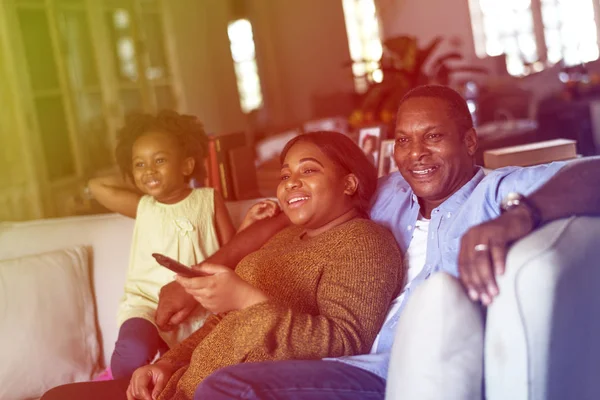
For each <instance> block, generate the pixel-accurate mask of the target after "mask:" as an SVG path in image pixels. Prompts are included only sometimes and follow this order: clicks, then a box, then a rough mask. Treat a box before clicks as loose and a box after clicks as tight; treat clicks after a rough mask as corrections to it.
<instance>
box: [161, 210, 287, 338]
mask: <svg viewBox="0 0 600 400" xmlns="http://www.w3.org/2000/svg"><path fill="white" fill-rule="evenodd" d="M289 224H290V220H289V219H288V217H287V216H286V215H285V214H283V213H281V214H279V215H277V216H276V217H273V218H267V219H264V220H261V221H257V222H256V223H254V224H252V225H251V226H249V227H248V228H247V229H244V230H243V231H242V232H240V233H238V234H237V235H235V236H234V237H233V238H232V239H231V240H230V241H229V242H228V243H227V244H225V245H224V246H222V247H221V248H220V249H219V250H217V252H216V253H214V254H213V255H212V256H210V257H208V258H207V259H206V260H205V261H204V262H206V263H212V264H219V265H225V266H227V267H229V268H232V269H233V268H235V266H236V265H237V264H238V263H239V262H240V261H241V259H242V258H244V257H246V256H247V255H248V254H250V253H252V252H253V251H256V250H258V249H260V248H261V247H262V246H263V245H264V244H265V243H266V242H267V241H268V240H269V239H270V238H271V237H272V236H274V235H275V234H276V233H277V232H279V231H281V230H282V229H283V228H285V227H287V226H288V225H289ZM197 305H198V303H197V302H196V300H194V298H193V297H192V296H190V295H189V294H187V293H186V292H185V290H184V289H183V287H181V285H180V284H179V283H177V282H175V281H173V282H171V283H168V284H166V285H165V286H163V287H162V288H161V289H160V294H159V297H158V307H157V309H156V324H157V325H158V327H159V328H160V329H162V330H171V329H173V328H174V327H176V326H177V325H179V324H180V323H181V322H182V321H184V320H185V319H186V318H187V317H188V315H190V313H191V312H192V311H193V310H194V308H195V307H196V306H197Z"/></svg>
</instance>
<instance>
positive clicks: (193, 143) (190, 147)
mask: <svg viewBox="0 0 600 400" xmlns="http://www.w3.org/2000/svg"><path fill="white" fill-rule="evenodd" d="M149 132H163V133H168V134H170V135H172V137H173V138H175V139H176V141H177V143H178V144H179V146H180V148H181V150H182V151H183V154H184V156H185V157H193V158H194V160H195V166H194V171H193V172H192V174H191V176H190V178H194V179H196V180H197V181H198V182H202V180H203V179H204V177H205V176H206V171H205V168H204V158H205V157H206V154H207V149H208V137H207V136H206V132H205V131H204V127H203V126H202V123H201V122H200V121H198V119H197V118H196V117H194V116H193V115H184V114H179V113H177V112H175V111H172V110H162V111H160V112H159V113H158V114H156V115H152V114H143V113H132V114H129V115H128V116H127V117H126V119H125V125H124V126H123V127H122V128H121V129H120V130H119V132H118V134H117V147H116V149H115V156H116V159H117V164H118V166H119V169H120V170H121V173H122V174H123V175H124V176H127V177H129V178H130V179H133V173H132V164H131V157H132V154H131V153H132V148H133V144H134V143H135V141H136V140H137V139H138V138H139V137H141V136H143V135H145V134H147V133H149Z"/></svg>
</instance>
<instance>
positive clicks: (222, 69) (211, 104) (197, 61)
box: [168, 0, 246, 133]
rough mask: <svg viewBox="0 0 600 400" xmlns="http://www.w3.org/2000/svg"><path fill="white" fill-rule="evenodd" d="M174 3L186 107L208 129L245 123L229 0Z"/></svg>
mask: <svg viewBox="0 0 600 400" xmlns="http://www.w3.org/2000/svg"><path fill="white" fill-rule="evenodd" d="M168 6H169V12H170V15H169V17H170V21H171V26H172V31H173V33H174V38H173V42H174V44H175V53H176V57H177V61H178V65H177V68H178V73H179V76H180V78H181V80H182V82H183V85H182V86H183V88H182V91H183V93H182V95H183V98H184V104H185V111H186V112H188V113H191V114H194V115H197V116H198V117H199V118H200V119H201V121H202V122H203V123H204V125H205V128H206V130H207V131H208V132H215V133H217V132H232V131H237V130H240V129H243V128H245V126H246V116H245V115H244V114H243V113H242V111H241V109H240V105H239V98H238V92H237V86H236V80H235V73H234V70H233V62H232V59H231V52H230V51H229V39H228V37H227V24H228V22H229V21H230V19H231V10H230V8H229V3H228V2H227V1H225V0H202V1H198V0H175V1H169V2H168Z"/></svg>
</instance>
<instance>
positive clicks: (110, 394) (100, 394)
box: [41, 379, 129, 400]
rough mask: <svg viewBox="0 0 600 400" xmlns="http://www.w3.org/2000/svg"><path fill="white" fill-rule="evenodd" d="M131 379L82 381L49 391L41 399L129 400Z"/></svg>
mask: <svg viewBox="0 0 600 400" xmlns="http://www.w3.org/2000/svg"><path fill="white" fill-rule="evenodd" d="M128 386H129V379H117V380H114V381H104V382H80V383H71V384H68V385H63V386H58V387H55V388H54V389H51V390H49V391H47V392H46V393H45V394H44V395H43V396H42V398H41V400H79V399H81V400H83V399H85V400H108V399H110V400H127V387H128Z"/></svg>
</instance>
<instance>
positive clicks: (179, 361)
mask: <svg viewBox="0 0 600 400" xmlns="http://www.w3.org/2000/svg"><path fill="white" fill-rule="evenodd" d="M220 320H221V317H220V316H218V315H211V316H210V317H208V318H207V319H206V321H205V322H204V325H202V326H201V327H200V328H199V329H198V330H197V331H195V332H194V333H192V334H191V335H190V336H188V337H187V338H186V339H185V340H183V341H182V342H181V343H179V344H178V345H177V346H175V347H172V348H171V349H169V351H167V352H166V353H165V354H164V355H163V356H162V357H161V358H160V359H159V360H158V361H166V362H168V363H169V364H171V365H172V366H174V367H176V368H179V367H182V366H184V365H187V364H188V363H189V362H190V359H191V358H192V353H193V352H194V350H195V349H196V347H197V346H198V344H200V342H202V340H203V339H204V338H205V337H206V335H208V334H209V333H211V332H212V331H213V330H214V328H215V326H217V324H218V323H219V321H220Z"/></svg>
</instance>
